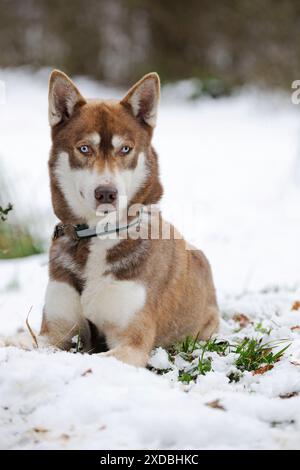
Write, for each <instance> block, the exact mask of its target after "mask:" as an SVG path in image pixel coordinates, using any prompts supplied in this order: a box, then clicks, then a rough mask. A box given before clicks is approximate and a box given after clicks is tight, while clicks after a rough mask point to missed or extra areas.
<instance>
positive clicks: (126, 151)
mask: <svg viewBox="0 0 300 470" xmlns="http://www.w3.org/2000/svg"><path fill="white" fill-rule="evenodd" d="M131 150H132V149H131V147H129V146H128V145H124V147H122V148H121V153H122V154H123V155H127V154H128V153H129V152H130V151H131Z"/></svg>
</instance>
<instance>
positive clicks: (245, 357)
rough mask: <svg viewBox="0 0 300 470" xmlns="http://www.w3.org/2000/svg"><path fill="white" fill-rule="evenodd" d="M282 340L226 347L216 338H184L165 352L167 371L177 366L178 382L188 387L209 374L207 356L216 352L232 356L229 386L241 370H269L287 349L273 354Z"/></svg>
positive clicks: (243, 342) (249, 340) (251, 340)
mask: <svg viewBox="0 0 300 470" xmlns="http://www.w3.org/2000/svg"><path fill="white" fill-rule="evenodd" d="M285 341H286V340H280V341H269V342H267V343H263V340H262V339H256V338H244V339H242V340H240V341H239V342H235V343H234V344H230V343H229V342H228V341H221V340H219V339H217V338H214V339H210V340H208V341H200V340H199V339H198V336H196V338H193V337H191V336H188V337H187V338H185V339H184V341H181V342H178V343H176V344H174V345H173V346H172V347H171V348H170V349H169V350H168V354H169V361H170V363H171V368H174V369H176V367H178V364H179V367H178V380H179V381H180V382H182V383H184V384H189V383H190V382H195V381H196V379H197V377H198V376H201V375H205V374H207V373H208V372H211V371H213V358H212V357H211V356H210V353H217V354H218V355H219V356H227V355H228V354H229V353H234V354H235V355H236V357H235V360H234V364H233V366H234V368H235V369H236V370H235V371H233V372H231V373H230V375H229V376H228V378H229V380H230V382H231V383H232V382H238V381H239V380H240V379H241V377H242V375H243V373H244V372H245V371H252V372H253V373H254V374H255V375H256V374H263V373H265V372H267V371H268V370H271V369H272V368H273V365H274V364H275V363H276V362H277V361H279V360H280V359H281V357H282V356H283V354H284V353H285V351H286V350H287V349H288V347H289V346H290V344H288V345H286V346H284V347H283V348H281V349H280V350H279V351H277V352H275V350H277V349H278V346H279V345H280V344H281V343H283V342H285ZM178 358H179V359H181V361H180V360H178ZM182 359H183V361H182ZM151 369H152V370H155V369H153V368H151ZM169 370H170V369H169ZM169 370H168V371H169ZM165 372H167V371H161V370H160V371H158V372H157V373H160V374H163V373H165Z"/></svg>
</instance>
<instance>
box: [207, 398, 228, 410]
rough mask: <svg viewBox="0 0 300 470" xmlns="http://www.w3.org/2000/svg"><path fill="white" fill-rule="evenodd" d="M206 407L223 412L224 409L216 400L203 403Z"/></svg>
mask: <svg viewBox="0 0 300 470" xmlns="http://www.w3.org/2000/svg"><path fill="white" fill-rule="evenodd" d="M205 405H206V406H209V407H210V408H216V409H217V410H223V411H225V408H224V406H223V405H221V403H220V400H219V399H218V398H217V399H216V400H213V401H210V402H208V403H205Z"/></svg>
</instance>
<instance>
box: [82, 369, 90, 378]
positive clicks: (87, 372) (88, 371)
mask: <svg viewBox="0 0 300 470" xmlns="http://www.w3.org/2000/svg"><path fill="white" fill-rule="evenodd" d="M92 373H93V371H92V369H91V368H90V369H87V370H85V371H84V372H82V374H81V377H85V376H86V375H88V374H92Z"/></svg>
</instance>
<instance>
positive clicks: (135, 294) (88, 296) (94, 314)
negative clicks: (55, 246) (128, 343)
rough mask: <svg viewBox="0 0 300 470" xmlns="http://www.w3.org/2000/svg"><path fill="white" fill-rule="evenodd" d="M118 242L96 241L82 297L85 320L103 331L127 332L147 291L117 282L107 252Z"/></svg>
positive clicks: (89, 259)
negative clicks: (108, 326) (114, 328)
mask: <svg viewBox="0 0 300 470" xmlns="http://www.w3.org/2000/svg"><path fill="white" fill-rule="evenodd" d="M116 243H118V241H115V240H99V239H97V238H96V239H93V240H92V242H91V245H90V253H89V257H88V260H87V263H86V268H85V280H86V283H85V288H84V290H83V292H82V295H81V303H82V308H83V312H84V316H86V318H88V319H89V320H91V321H92V322H93V323H94V324H95V325H96V326H97V327H98V328H99V329H100V330H101V329H102V328H103V327H104V326H105V324H112V325H116V326H118V327H119V328H126V326H128V324H129V323H130V322H131V320H132V319H133V317H134V316H135V315H136V314H137V313H138V311H139V310H141V309H142V308H143V306H144V304H145V300H146V289H145V287H144V286H143V285H142V284H141V283H139V282H135V281H127V280H122V281H119V280H116V279H115V278H113V277H112V276H111V275H110V274H105V273H106V272H107V270H108V269H109V265H107V263H106V254H107V249H109V248H111V247H113V246H114V245H115V244H116Z"/></svg>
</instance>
